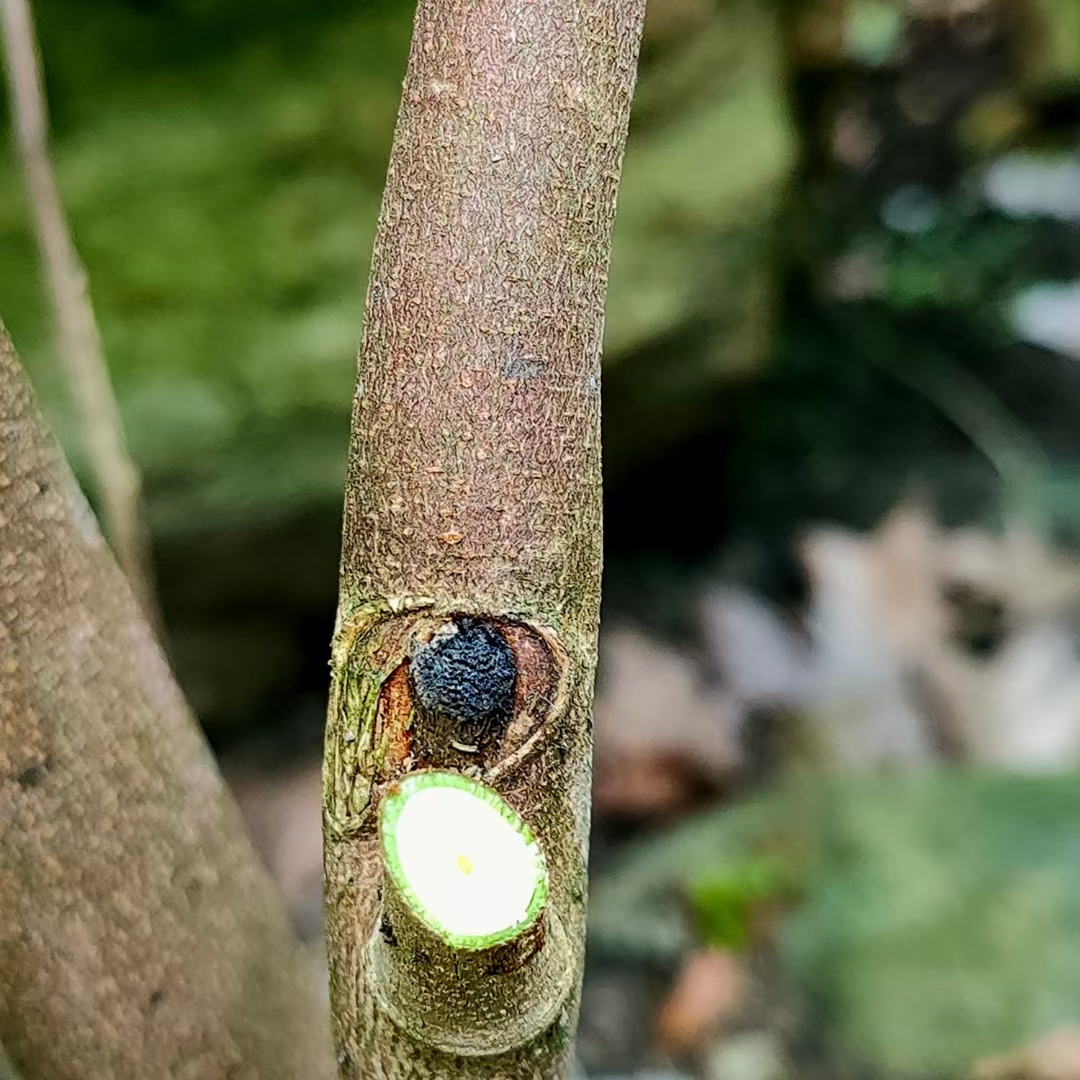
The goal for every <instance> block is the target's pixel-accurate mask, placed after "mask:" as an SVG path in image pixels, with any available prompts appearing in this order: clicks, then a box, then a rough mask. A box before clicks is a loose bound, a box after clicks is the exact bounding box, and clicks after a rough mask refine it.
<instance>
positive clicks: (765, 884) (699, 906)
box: [690, 858, 787, 950]
mask: <svg viewBox="0 0 1080 1080" xmlns="http://www.w3.org/2000/svg"><path fill="white" fill-rule="evenodd" d="M786 891H787V874H786V872H785V870H784V868H783V867H782V866H781V865H779V864H778V863H776V862H774V861H772V860H769V859H764V858H748V859H743V860H739V861H735V862H732V863H728V864H726V865H722V866H719V867H717V868H716V869H714V870H712V871H711V872H710V873H709V874H708V875H706V876H705V877H702V878H699V879H698V880H697V881H695V882H694V883H693V884H692V886H691V890H690V897H691V901H692V903H693V907H694V912H695V915H696V920H695V922H696V927H695V928H696V931H697V933H698V935H699V936H700V937H701V938H702V940H704V941H705V942H706V943H707V944H709V945H713V946H719V947H723V948H728V949H739V950H742V949H745V948H746V947H747V946H748V945H749V944H750V943H751V935H752V931H753V928H754V927H753V923H754V914H755V911H756V910H757V909H758V908H759V907H760V906H761V905H762V904H764V903H766V902H767V901H770V900H779V899H780V898H781V897H782V896H784V895H785V893H786Z"/></svg>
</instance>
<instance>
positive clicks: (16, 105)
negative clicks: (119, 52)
mask: <svg viewBox="0 0 1080 1080" xmlns="http://www.w3.org/2000/svg"><path fill="white" fill-rule="evenodd" d="M0 15H2V17H3V27H4V42H5V49H4V59H5V66H6V68H7V76H8V85H9V87H10V96H11V112H12V120H13V123H14V127H15V133H16V140H17V144H18V148H19V155H20V158H21V162H22V167H23V171H24V172H25V174H26V184H27V188H28V191H29V195H30V202H31V204H32V207H33V213H34V224H35V229H36V233H37V241H38V245H39V247H40V249H41V258H42V263H43V267H44V271H45V279H46V284H47V286H48V289H49V292H50V294H51V297H52V304H53V314H54V317H55V319H56V325H57V328H58V330H59V335H60V352H61V354H62V356H63V360H64V365H65V367H66V368H67V374H68V380H69V381H70V383H71V392H72V396H73V398H74V399H75V405H76V408H77V410H78V412H79V414H80V420H81V423H82V429H83V439H84V442H85V447H86V454H87V459H88V461H89V465H90V470H91V473H92V476H93V481H94V484H95V486H96V488H97V492H98V496H99V498H100V501H101V508H102V517H103V519H104V520H103V524H104V531H105V534H106V536H107V537H108V538H109V541H110V543H111V544H112V547H113V550H114V551H115V553H116V557H117V559H118V560H119V562H120V565H121V566H122V567H123V568H124V571H125V572H126V574H127V578H128V581H129V582H130V583H131V587H132V590H133V591H134V592H135V595H136V596H137V597H138V599H139V601H140V603H141V605H142V607H143V610H144V611H145V612H146V614H147V615H148V616H150V617H151V619H152V620H154V619H155V617H156V614H157V604H156V601H155V597H154V590H153V585H152V572H151V567H150V552H149V544H148V540H147V536H146V533H145V531H144V529H143V526H142V522H141V519H140V515H139V491H140V479H139V473H138V470H137V469H136V467H135V464H134V462H133V461H132V460H131V457H130V455H129V454H128V450H127V446H126V444H125V441H124V430H123V425H122V423H121V419H120V412H119V409H118V408H117V405H116V397H115V395H114V393H113V388H112V384H111V382H110V380H109V370H108V367H107V365H106V363H105V356H104V352H103V350H102V347H101V336H100V334H99V333H98V327H97V322H96V320H95V318H94V309H93V307H92V305H91V303H90V293H89V289H88V287H87V279H86V272H85V270H84V269H83V267H82V264H81V263H80V262H79V255H78V252H77V251H76V250H75V244H74V242H73V241H72V238H71V233H70V230H69V229H68V225H67V220H66V218H65V216H64V207H63V204H62V203H61V201H60V193H59V191H58V189H57V186H56V180H55V178H54V176H53V171H52V166H51V164H50V162H49V146H48V116H47V111H46V106H45V94H44V90H43V87H42V78H41V65H40V61H39V56H38V48H37V42H36V40H35V36H34V24H33V19H32V17H31V14H30V7H29V4H28V0H0Z"/></svg>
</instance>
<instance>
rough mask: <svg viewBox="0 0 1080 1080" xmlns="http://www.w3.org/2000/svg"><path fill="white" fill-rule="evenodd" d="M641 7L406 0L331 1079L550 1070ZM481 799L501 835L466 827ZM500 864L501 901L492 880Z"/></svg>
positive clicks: (381, 241) (560, 1027) (379, 296)
mask: <svg viewBox="0 0 1080 1080" xmlns="http://www.w3.org/2000/svg"><path fill="white" fill-rule="evenodd" d="M643 14H644V0H534V2H532V3H522V2H520V0H471V2H469V3H462V2H460V0H420V2H419V6H418V10H417V15H416V24H415V28H414V33H413V42H412V49H411V53H410V56H409V66H408V73H407V75H406V78H405V85H404V93H403V98H402V105H401V112H400V115H399V118H398V126H397V131H396V134H395V138H394V148H393V153H392V156H391V160H390V168H389V174H388V177H387V186H386V192H385V196H384V200H383V207H382V213H381V216H380V221H379V230H378V236H377V239H376V245H375V254H374V260H373V266H372V273H371V280H370V285H369V292H368V301H367V314H366V327H365V336H364V345H363V348H362V350H361V354H360V363H359V378H358V384H357V392H356V399H355V407H354V412H353V427H352V442H351V447H350V456H349V469H348V479H347V488H346V503H345V526H344V547H343V553H342V565H341V597H340V607H339V613H338V625H337V631H336V636H335V641H334V647H333V661H332V664H333V684H332V698H331V704H330V711H329V716H328V723H327V738H326V762H325V771H324V775H325V834H326V878H327V919H328V939H329V940H328V947H329V954H330V966H331V995H332V1006H333V1013H334V1020H335V1028H336V1034H337V1040H338V1059H339V1062H340V1065H341V1076H342V1077H345V1078H357V1080H358V1078H364V1080H368V1078H379V1080H383V1078H385V1080H391V1078H394V1080H396V1078H405V1077H451V1076H452V1077H461V1078H464V1080H472V1078H476V1080H480V1078H492V1080H493V1078H496V1077H500V1078H507V1080H513V1078H518V1077H521V1078H526V1077H527V1078H529V1080H534V1078H548V1077H559V1076H563V1075H564V1074H565V1071H566V1067H567V1062H568V1058H569V1053H570V1046H571V1042H572V1037H573V1031H574V1027H575V1024H576V1018H577V1003H578V988H579V983H580V975H581V965H582V957H583V949H584V929H585V893H586V853H587V840H588V828H589V782H590V765H591V762H590V754H591V731H590V709H591V699H592V683H593V673H594V667H595V647H596V629H597V619H598V611H599V600H600V560H601V546H600V541H601V507H600V363H599V361H600V345H601V339H602V334H603V308H604V293H605V286H606V276H607V263H608V254H609V244H610V235H611V226H612V221H613V218H614V212H615V192H616V187H617V183H618V177H619V169H620V166H621V162H622V154H623V146H624V142H625V135H626V126H627V118H628V114H629V109H630V100H631V96H632V92H633V83H634V75H635V68H636V58H637V50H638V43H639V40H640V33H641V23H642V18H643ZM424 769H427V770H435V771H433V772H431V773H429V774H428V775H427V776H426V777H425V778H424V779H423V781H422V782H420V783H418V784H415V785H412V786H411V787H408V789H407V790H406V785H403V783H402V781H403V778H404V777H406V776H407V775H411V774H416V773H417V772H418V771H419V770H424ZM447 771H449V772H450V773H451V774H452V775H451V776H450V777H449V778H448V777H447V776H446V773H447ZM462 773H464V774H465V775H466V776H467V777H468V778H471V779H472V780H473V781H475V784H473V785H471V786H470V785H469V784H468V783H467V781H461V780H460V776H461V774H462ZM455 776H456V777H457V779H455ZM410 783H411V782H410ZM433 788H434V789H435V790H434V793H432V789H433ZM465 788H467V789H468V790H465ZM421 794H422V798H421ZM388 795H392V796H393V798H388ZM411 799H414V800H415V802H413V803H411V804H410V802H409V800H411ZM425 799H426V800H428V802H424V800H425ZM504 800H505V801H504ZM388 804H393V806H394V811H393V815H392V820H391V815H389V814H388V813H387V812H385V811H386V808H387V805H388ZM507 804H509V805H507ZM410 805H413V806H414V807H415V808H416V813H415V814H414V815H413V818H412V819H410V820H412V821H413V823H414V824H413V826H411V828H412V831H411V832H410V831H409V829H407V828H406V827H405V819H406V817H407V815H408V814H409V813H410V812H411V811H410V810H409V806H410ZM402 807H404V809H403V808H402ZM425 807H426V809H424V808H425ZM485 808H486V809H485ZM459 809H460V814H459ZM489 810H490V815H489V817H490V820H491V821H494V822H502V823H503V824H502V825H500V826H498V827H499V828H502V829H503V833H500V834H499V837H500V838H497V837H496V832H497V831H498V830H497V829H496V828H495V826H492V828H493V830H495V831H493V832H491V833H490V835H489V834H488V832H487V831H485V830H486V829H487V826H486V825H484V826H483V827H482V828H481V827H480V824H479V823H480V822H481V819H483V820H484V821H487V820H488V819H486V818H484V814H485V813H488V811H489ZM492 815H493V816H492ZM417 822H418V823H419V826H416V824H415V823H417ZM474 826H475V828H474ZM425 830H427V833H428V840H429V841H430V842H429V843H428V847H427V848H425ZM533 835H534V836H535V846H534V845H533V842H532V840H531V839H530V837H532V836H533ZM500 845H502V846H500ZM429 849H430V850H429ZM536 850H538V851H539V855H538V856H537V861H536V862H535V863H534V862H530V861H529V860H530V859H532V857H533V855H534V854H535V853H536ZM497 852H498V853H501V854H497ZM417 859H419V860H420V862H419V863H418V862H417V861H416V860H417ZM425 860H426V862H425ZM526 865H527V866H528V867H531V869H528V870H525V871H521V873H520V874H519V873H518V870H517V869H512V867H519V866H526ZM474 869H475V874H474V873H473V871H474ZM433 883H434V884H433ZM522 887H524V888H525V893H524V894H523V895H525V896H526V899H527V900H528V903H527V904H523V905H522V906H521V908H520V910H519V911H518V912H517V914H518V915H520V916H521V918H520V919H519V920H518V921H517V922H515V921H514V917H513V916H512V915H508V914H507V913H506V911H501V913H500V904H501V902H502V900H503V899H505V898H506V897H508V896H509V895H510V894H511V893H513V892H514V890H515V889H517V890H519V891H520V889H521V888H522ZM470 890H472V891H470ZM453 897H462V898H464V899H463V900H462V904H461V910H460V911H459V910H451V909H452V908H453V901H452V898H453ZM485 920H486V921H485ZM473 923H475V925H473ZM467 927H471V931H472V932H470V931H469V930H468V929H467Z"/></svg>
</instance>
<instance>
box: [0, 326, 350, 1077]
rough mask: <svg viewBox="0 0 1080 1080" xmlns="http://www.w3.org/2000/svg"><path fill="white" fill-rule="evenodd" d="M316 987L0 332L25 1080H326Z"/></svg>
mask: <svg viewBox="0 0 1080 1080" xmlns="http://www.w3.org/2000/svg"><path fill="white" fill-rule="evenodd" d="M311 975H312V973H311V971H310V970H309V967H308V965H307V962H306V959H305V957H304V956H303V955H302V953H301V950H300V946H299V945H298V944H297V943H296V941H295V939H294V938H293V936H292V933H291V931H290V929H289V926H288V923H287V920H286V916H285V913H284V909H283V905H282V903H281V901H280V900H279V898H278V897H277V895H276V894H275V891H274V889H273V886H272V884H271V882H270V881H269V879H268V877H267V875H266V873H265V872H264V870H263V868H262V866H261V865H260V864H259V862H258V859H257V856H256V855H255V853H254V851H253V849H252V848H251V846H250V844H249V843H248V841H247V839H246V838H245V836H244V832H243V827H242V825H241V822H240V819H239V814H238V812H237V810H236V809H235V807H234V805H233V803H232V800H231V798H230V797H229V795H228V793H227V792H226V790H225V787H224V785H223V784H222V782H221V778H220V777H219V776H218V773H217V771H216V769H215V767H214V763H213V759H212V757H211V755H210V753H209V751H208V750H207V747H206V745H205V743H204V742H203V740H202V737H201V735H200V733H199V731H198V728H197V726H196V724H195V722H194V721H193V719H192V717H191V715H190V713H189V712H188V710H187V707H186V705H185V703H184V701H183V699H182V697H181V695H180V692H179V690H178V689H177V687H176V685H175V683H174V682H173V680H172V676H171V675H170V673H169V670H168V667H167V665H166V662H165V659H164V657H163V656H162V654H161V652H160V651H159V649H158V647H157V645H156V644H155V642H154V638H153V636H152V634H151V632H150V630H149V628H148V627H147V624H146V623H145V621H144V619H143V617H142V615H141V613H140V611H139V609H138V606H137V605H136V602H135V600H134V597H133V595H132V592H131V590H130V588H129V586H128V583H127V582H126V581H125V579H124V577H123V575H122V574H121V572H120V570H119V568H118V567H117V566H116V564H115V563H114V562H113V559H112V557H111V556H110V554H109V552H108V550H107V548H106V547H105V544H104V542H103V540H102V539H101V535H100V534H99V532H98V529H97V525H96V524H95V522H94V518H93V515H92V514H91V512H90V509H89V507H88V506H87V504H86V501H85V500H84V498H83V496H82V494H81V492H80V491H79V489H78V487H77V486H76V483H75V480H74V478H73V477H72V475H71V473H70V471H69V469H68V468H67V465H66V463H65V462H64V460H63V457H62V455H61V453H60V451H59V449H58V448H57V446H56V445H55V443H54V442H53V441H52V439H51V438H50V437H49V436H48V433H47V432H46V429H45V425H44V422H43V420H42V418H41V416H40V414H39V413H38V411H37V408H36V407H35V405H34V403H33V400H32V397H31V393H30V389H29V386H28V384H27V382H26V380H25V378H24V376H23V373H22V371H21V369H20V367H19V364H18V361H17V360H16V357H15V354H14V351H13V350H12V348H11V344H10V342H9V340H8V338H7V335H6V333H5V332H4V330H3V327H2V326H0V1044H2V1045H3V1047H4V1049H5V1050H6V1051H7V1053H8V1055H9V1056H10V1059H11V1067H12V1068H17V1069H19V1070H20V1071H22V1072H24V1073H25V1074H26V1075H27V1076H31V1077H42V1078H44V1077H48V1078H49V1080H68V1078H70V1080H85V1078H87V1077H110V1078H113V1080H151V1078H158V1077H162V1078H164V1077H184V1078H185V1080H220V1078H222V1077H225V1076H229V1077H237V1078H240V1077H243V1078H250V1080H254V1078H273V1077H279V1078H281V1080H297V1078H300V1077H303V1078H305V1080H307V1078H308V1077H316V1078H321V1077H326V1076H328V1075H332V1073H333V1061H332V1056H331V1053H330V1045H329V1039H328V1037H327V1033H326V1031H325V1030H324V1015H323V1008H322V1006H321V1004H320V1001H319V995H318V993H317V990H316V989H315V987H314V985H313V982H314V980H313V979H312V977H311ZM2 1071H3V1069H2V1067H0V1072H2Z"/></svg>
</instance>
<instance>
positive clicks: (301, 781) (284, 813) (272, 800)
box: [228, 762, 322, 937]
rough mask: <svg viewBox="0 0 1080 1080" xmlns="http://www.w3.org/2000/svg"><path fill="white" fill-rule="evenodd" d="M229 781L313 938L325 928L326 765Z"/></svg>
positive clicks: (293, 909) (295, 912)
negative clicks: (324, 767) (323, 895)
mask: <svg viewBox="0 0 1080 1080" xmlns="http://www.w3.org/2000/svg"><path fill="white" fill-rule="evenodd" d="M228 779H229V785H230V787H231V788H232V790H233V794H234V795H235V797H236V801H237V802H238V803H239V804H240V812H241V813H242V814H243V816H244V821H245V823H246V825H247V828H248V832H249V833H250V834H251V838H252V840H253V842H254V844H255V847H256V849H257V850H258V852H259V854H260V855H261V856H262V857H263V861H264V862H265V863H266V865H267V867H268V868H269V870H270V873H271V874H272V875H273V877H274V879H275V880H276V881H277V882H278V884H279V885H280V886H281V890H282V892H283V893H284V894H285V900H286V902H287V903H288V906H289V910H290V912H291V913H292V916H293V921H294V922H295V923H296V924H297V928H298V929H299V930H300V932H301V933H302V934H303V935H304V936H305V937H307V936H313V935H314V933H316V932H318V931H319V930H320V929H321V927H322V766H321V765H320V764H319V763H318V762H314V763H311V764H308V765H306V766H304V767H303V768H301V769H298V770H296V771H294V772H288V773H271V774H264V773H258V774H256V773H237V774H236V775H233V776H230V777H229V778H228Z"/></svg>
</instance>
